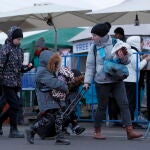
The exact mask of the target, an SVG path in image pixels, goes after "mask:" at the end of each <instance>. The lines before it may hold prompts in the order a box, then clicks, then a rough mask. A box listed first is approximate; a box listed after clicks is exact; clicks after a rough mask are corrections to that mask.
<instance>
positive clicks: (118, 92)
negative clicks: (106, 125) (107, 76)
mask: <svg viewBox="0 0 150 150" xmlns="http://www.w3.org/2000/svg"><path fill="white" fill-rule="evenodd" d="M95 85H96V94H97V99H98V108H97V111H96V114H95V128H97V127H100V126H101V123H102V121H103V120H104V119H106V109H107V105H108V101H109V95H110V93H112V95H113V96H114V98H115V99H116V102H117V104H118V106H119V108H120V112H121V117H122V121H123V124H124V125H125V126H129V125H132V122H131V116H130V111H129V104H128V99H127V95H126V89H125V85H124V83H123V82H116V83H107V84H97V83H96V84H95Z"/></svg>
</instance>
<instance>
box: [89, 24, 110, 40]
mask: <svg viewBox="0 0 150 150" xmlns="http://www.w3.org/2000/svg"><path fill="white" fill-rule="evenodd" d="M110 28H111V24H110V23H109V22H105V23H99V24H96V25H95V26H93V28H92V30H91V33H94V34H96V35H98V36H100V37H103V36H105V35H106V34H107V33H108V32H109V30H110Z"/></svg>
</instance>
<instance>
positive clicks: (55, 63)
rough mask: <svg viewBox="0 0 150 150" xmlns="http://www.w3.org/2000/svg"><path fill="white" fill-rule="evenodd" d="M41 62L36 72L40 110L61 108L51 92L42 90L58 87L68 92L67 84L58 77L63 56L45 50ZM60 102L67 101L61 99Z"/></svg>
mask: <svg viewBox="0 0 150 150" xmlns="http://www.w3.org/2000/svg"><path fill="white" fill-rule="evenodd" d="M39 62H40V66H39V67H38V68H37V73H36V95H37V100H38V105H39V109H40V112H45V111H46V110H49V109H57V108H60V106H59V104H58V102H57V101H56V100H55V99H54V98H53V97H52V95H51V94H50V92H42V91H41V88H42V87H48V88H49V89H51V90H53V89H56V90H59V91H62V92H66V93H68V86H67V84H66V83H65V82H64V81H62V80H60V79H58V75H57V70H58V68H59V66H60V63H61V57H60V56H59V54H56V53H53V52H51V51H49V50H45V51H43V52H42V53H41V54H40V57H39ZM60 104H61V106H64V105H65V102H63V101H61V103H60Z"/></svg>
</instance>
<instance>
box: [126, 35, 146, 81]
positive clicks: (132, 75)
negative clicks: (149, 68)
mask: <svg viewBox="0 0 150 150" xmlns="http://www.w3.org/2000/svg"><path fill="white" fill-rule="evenodd" d="M127 43H128V44H129V45H130V46H131V47H134V48H136V49H137V51H138V52H140V51H141V46H140V43H141V41H140V36H131V37H129V38H128V39H127ZM137 51H136V50H135V49H133V48H131V49H130V53H131V56H130V63H129V64H128V65H127V68H128V70H129V76H128V78H127V79H125V80H124V81H125V82H136V74H137V72H136V65H137V61H138V73H140V70H142V69H143V68H144V67H145V66H146V64H147V60H146V59H143V60H140V55H139V54H136V53H137ZM137 55H138V57H137ZM137 58H138V60H137Z"/></svg>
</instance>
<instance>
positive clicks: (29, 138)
mask: <svg viewBox="0 0 150 150" xmlns="http://www.w3.org/2000/svg"><path fill="white" fill-rule="evenodd" d="M25 133H26V140H27V141H28V142H29V143H30V144H34V136H35V134H36V132H35V130H34V127H30V128H29V129H26V130H25Z"/></svg>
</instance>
